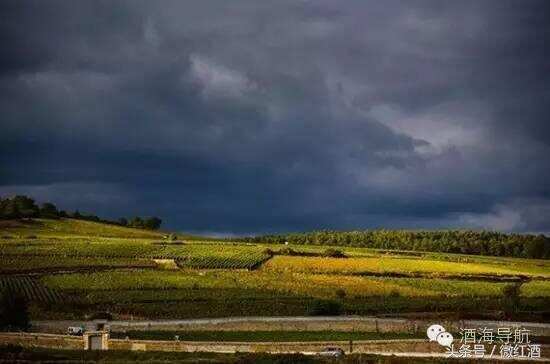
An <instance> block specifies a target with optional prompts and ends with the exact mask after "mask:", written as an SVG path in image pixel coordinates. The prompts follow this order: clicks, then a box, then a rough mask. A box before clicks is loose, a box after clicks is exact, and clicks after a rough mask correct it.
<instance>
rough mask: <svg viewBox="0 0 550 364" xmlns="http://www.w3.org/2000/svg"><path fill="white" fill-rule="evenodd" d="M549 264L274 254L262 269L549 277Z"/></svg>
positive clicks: (333, 272)
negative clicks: (341, 257)
mask: <svg viewBox="0 0 550 364" xmlns="http://www.w3.org/2000/svg"><path fill="white" fill-rule="evenodd" d="M549 268H550V264H548V263H544V266H542V267H540V266H536V265H534V264H530V265H526V264H513V263H508V264H506V265H503V264H495V263H492V264H481V263H456V262H447V261H437V260H429V259H410V258H401V257H397V258H396V257H386V256H379V257H377V258H347V259H340V258H319V257H288V256H276V257H274V258H273V259H271V260H270V261H268V262H267V263H266V264H265V265H264V266H263V268H262V269H265V270H271V271H292V272H303V273H325V274H328V273H331V274H339V275H347V274H367V275H368V274H369V273H376V274H403V275H408V274H430V275H433V276H455V275H456V276H475V275H477V276H488V275H492V276H516V275H524V276H540V277H550V269H549Z"/></svg>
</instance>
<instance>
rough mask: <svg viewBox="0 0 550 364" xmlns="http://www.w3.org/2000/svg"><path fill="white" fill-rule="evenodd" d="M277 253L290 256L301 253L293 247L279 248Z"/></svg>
mask: <svg viewBox="0 0 550 364" xmlns="http://www.w3.org/2000/svg"><path fill="white" fill-rule="evenodd" d="M277 253H278V254H280V255H290V256H294V255H299V253H298V252H296V251H295V250H294V249H292V248H282V249H279V251H278V252H277Z"/></svg>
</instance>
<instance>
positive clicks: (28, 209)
mask: <svg viewBox="0 0 550 364" xmlns="http://www.w3.org/2000/svg"><path fill="white" fill-rule="evenodd" d="M12 201H13V202H14V203H15V205H16V206H17V209H18V210H19V212H20V214H21V216H22V217H37V216H38V211H39V209H38V206H36V204H35V203H34V200H33V199H32V198H30V197H27V196H23V195H17V196H15V197H14V198H13V199H12Z"/></svg>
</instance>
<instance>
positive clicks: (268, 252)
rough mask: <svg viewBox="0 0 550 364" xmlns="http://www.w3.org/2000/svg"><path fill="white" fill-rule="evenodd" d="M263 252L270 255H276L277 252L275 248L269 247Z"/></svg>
mask: <svg viewBox="0 0 550 364" xmlns="http://www.w3.org/2000/svg"><path fill="white" fill-rule="evenodd" d="M263 253H264V254H266V255H269V256H270V257H272V256H274V255H275V252H274V251H273V250H271V249H269V248H267V249H265V250H264V251H263Z"/></svg>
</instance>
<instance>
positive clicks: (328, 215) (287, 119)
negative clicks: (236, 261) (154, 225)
mask: <svg viewBox="0 0 550 364" xmlns="http://www.w3.org/2000/svg"><path fill="white" fill-rule="evenodd" d="M0 6H1V7H2V9H1V14H2V15H1V18H0V30H1V32H0V39H1V40H2V47H1V49H0V94H1V97H0V112H1V113H2V117H1V126H2V133H1V134H0V167H1V169H0V193H1V194H13V193H29V194H32V195H33V196H35V197H36V198H38V199H39V200H48V199H50V200H53V201H55V202H58V204H59V205H61V206H62V207H64V208H71V209H74V208H80V209H81V210H86V209H88V210H90V211H95V212H97V213H99V214H102V215H105V216H112V217H115V216H118V215H132V214H156V215H160V216H162V217H164V219H165V221H166V222H167V224H168V226H169V227H172V228H179V229H183V230H188V231H199V232H200V231H208V232H228V233H256V232H267V231H285V230H306V229H314V228H340V229H348V228H367V227H403V228H439V227H474V228H491V229H493V228H494V229H501V230H516V231H549V230H550V225H549V222H548V221H549V220H548V219H547V217H548V211H549V209H550V187H549V184H548V183H547V181H548V180H550V172H549V171H550V169H549V168H548V157H547V156H548V155H549V153H550V138H549V135H550V133H549V131H550V130H549V129H548V128H549V126H548V125H549V123H548V117H549V115H550V100H549V98H550V92H549V90H550V88H549V85H550V79H549V78H550V76H549V74H548V72H547V69H546V68H547V59H548V56H549V55H550V54H549V51H548V47H546V46H545V45H546V44H547V42H548V40H549V39H550V34H549V32H550V26H549V24H550V14H549V12H548V5H547V4H546V3H545V2H543V1H526V2H521V3H520V2H519V1H486V2H478V1H465V2H455V1H446V2H441V1H433V2H432V1H418V2H416V1H413V2H410V1H407V2H401V1H389V2H384V3H383V4H382V3H381V2H374V1H373V2H365V1H349V2H346V3H335V2H332V1H311V2H310V1H301V2H296V1H289V2H283V1H277V2H258V1H238V2H226V1H206V2H200V3H198V2H162V3H155V2H145V1H144V2H102V1H99V2H97V1H96V2H79V3H78V4H77V3H72V2H55V1H53V2H47V3H45V2H38V1H36V2H32V1H31V2H19V1H4V2H2V4H1V5H0ZM541 216H542V217H541Z"/></svg>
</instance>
